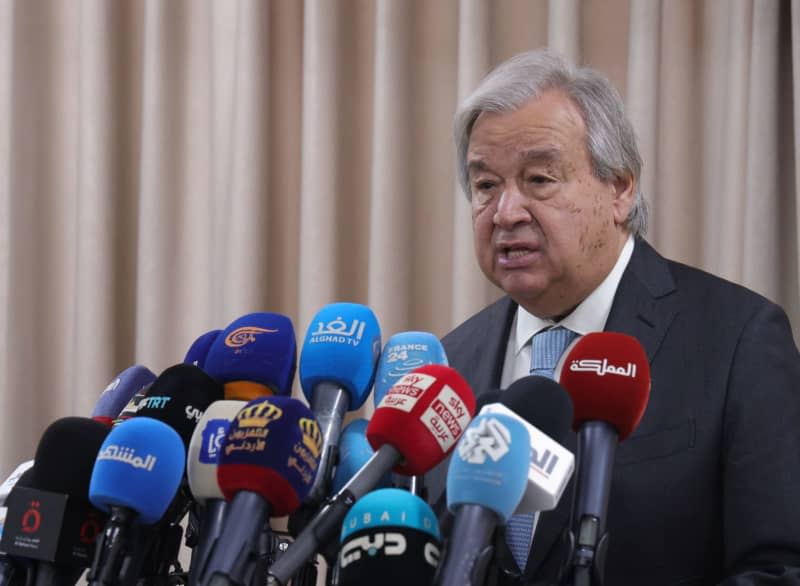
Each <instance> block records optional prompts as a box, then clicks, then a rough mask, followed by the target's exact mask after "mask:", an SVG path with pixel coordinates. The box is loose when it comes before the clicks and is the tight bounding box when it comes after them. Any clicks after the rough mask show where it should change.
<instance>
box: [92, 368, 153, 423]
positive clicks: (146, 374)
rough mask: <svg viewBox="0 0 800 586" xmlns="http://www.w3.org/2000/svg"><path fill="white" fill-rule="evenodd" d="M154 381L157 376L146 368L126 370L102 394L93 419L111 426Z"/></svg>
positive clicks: (93, 413) (93, 412) (95, 407)
mask: <svg viewBox="0 0 800 586" xmlns="http://www.w3.org/2000/svg"><path fill="white" fill-rule="evenodd" d="M154 380H156V375H155V374H153V372H152V371H151V370H150V369H149V368H147V367H146V366H142V365H141V364H135V365H133V366H130V367H128V368H126V369H125V370H123V371H122V372H121V373H119V375H117V377H116V378H115V379H114V380H113V381H111V382H110V383H109V384H108V386H107V387H106V388H105V390H104V391H103V392H102V394H101V395H100V398H99V399H98V400H97V403H96V404H95V406H94V410H93V411H92V418H93V419H96V420H97V421H100V422H101V423H105V424H106V425H108V426H111V424H112V423H113V422H114V420H115V419H116V418H117V417H119V414H120V413H122V410H123V409H124V408H125V406H126V405H127V404H128V402H129V401H130V400H131V399H132V398H133V396H134V395H135V394H136V393H138V392H139V391H141V390H142V389H143V388H144V387H146V386H147V385H149V384H151V383H152V382H153V381H154Z"/></svg>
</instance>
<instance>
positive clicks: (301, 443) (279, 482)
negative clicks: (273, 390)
mask: <svg viewBox="0 0 800 586" xmlns="http://www.w3.org/2000/svg"><path fill="white" fill-rule="evenodd" d="M321 447H322V434H321V433H320V430H319V426H318V425H317V420H316V418H315V417H314V414H313V413H312V412H311V410H310V409H309V408H308V407H307V406H306V405H305V404H303V403H302V402H300V401H298V400H296V399H292V398H291V397H262V398H260V399H254V400H253V401H250V402H249V403H247V404H246V405H245V406H244V407H243V408H242V409H241V410H240V411H239V413H238V414H237V415H236V417H235V418H234V420H233V421H232V422H231V425H230V427H229V428H228V433H227V435H226V436H225V440H224V441H223V443H222V450H221V451H220V453H219V462H218V465H217V481H218V482H219V486H220V489H221V490H222V494H224V495H225V498H226V500H231V499H232V498H233V497H234V495H235V494H236V493H238V492H240V491H249V492H254V493H256V494H259V495H261V497H262V498H264V500H266V501H267V502H268V503H269V504H270V505H271V507H272V510H271V515H272V516H275V517H281V516H283V515H287V514H289V513H291V512H293V511H294V510H296V509H297V508H298V507H299V506H300V503H301V502H302V501H303V499H305V497H306V495H308V491H309V490H310V489H311V485H312V483H313V481H314V477H315V475H316V473H317V470H318V469H319V457H320V449H321Z"/></svg>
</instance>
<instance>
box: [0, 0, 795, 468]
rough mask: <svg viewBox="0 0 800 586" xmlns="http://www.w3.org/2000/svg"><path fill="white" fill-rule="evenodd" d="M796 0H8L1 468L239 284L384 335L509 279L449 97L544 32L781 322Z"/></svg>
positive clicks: (717, 268) (151, 363) (464, 307)
mask: <svg viewBox="0 0 800 586" xmlns="http://www.w3.org/2000/svg"><path fill="white" fill-rule="evenodd" d="M798 31H800V0H731V1H730V2H726V1H721V0H702V1H700V2H695V1H692V0H670V1H669V2H665V1H662V0H582V1H578V0H566V1H565V0H558V1H556V0H534V1H529V0H506V1H504V2H492V1H490V0H440V1H437V2H426V1H424V0H411V1H409V2H396V1H392V0H333V1H331V0H305V1H304V2H297V1H295V0H271V1H269V2H263V1H259V0H231V1H229V2H216V1H214V0H205V1H196V0H170V1H168V2H166V1H164V0H134V1H131V2H124V3H122V2H104V1H102V0H76V1H75V2H70V3H66V2H61V1H60V0H35V1H31V0H0V302H1V303H2V304H3V311H2V313H0V382H2V384H3V385H4V388H5V391H4V392H3V393H1V394H0V409H2V411H1V412H2V413H5V414H6V415H5V416H4V417H3V420H2V423H3V425H4V429H5V430H6V435H5V437H7V438H13V441H8V442H5V443H4V445H3V446H2V447H1V448H0V469H1V470H0V473H2V472H3V471H10V470H11V468H12V467H13V466H14V465H15V464H16V463H18V462H19V461H21V460H23V459H26V458H28V457H30V456H31V455H32V453H33V449H34V448H35V445H36V443H37V442H38V438H39V437H40V435H41V431H42V430H43V429H44V427H45V426H46V425H47V424H48V423H49V422H50V421H52V420H53V419H55V418H57V417H61V416H65V415H68V414H78V415H88V414H89V413H90V412H91V409H92V407H93V405H94V403H95V401H96V400H97V396H98V395H99V393H100V392H101V390H102V389H103V388H104V387H105V385H106V384H107V382H108V381H109V380H110V379H111V378H113V376H114V375H115V374H116V373H117V372H119V371H121V370H123V369H124V368H125V367H127V366H129V365H131V364H133V363H135V362H139V363H143V364H145V365H147V366H148V367H150V368H151V369H153V370H154V371H156V372H160V371H161V370H163V369H164V368H166V367H167V366H169V365H171V364H174V363H176V362H178V361H179V360H181V359H182V357H183V355H184V353H185V351H186V349H187V348H188V346H189V344H190V343H191V342H192V341H193V340H194V338H195V337H197V336H198V335H200V334H201V333H203V332H205V331H206V330H209V329H212V328H221V327H225V325H226V324H227V323H229V322H230V321H231V320H233V319H234V318H236V317H237V316H239V315H241V314H243V313H247V312H251V311H277V312H281V313H285V314H286V315H288V316H289V317H291V319H292V320H293V323H294V325H295V328H296V334H297V337H298V339H299V340H300V341H302V339H303V337H304V335H305V332H306V329H307V328H308V325H309V322H310V320H311V318H312V316H313V315H314V314H315V313H316V312H317V311H318V310H319V309H320V308H322V307H323V306H325V305H327V304H329V303H332V302H335V301H355V302H360V303H366V304H369V305H370V306H371V307H372V308H373V309H374V310H375V312H376V314H377V315H378V317H379V320H380V322H381V326H382V330H383V338H384V341H385V340H386V339H388V337H389V336H390V335H391V334H393V333H395V332H398V331H402V330H411V329H417V330H427V331H431V332H433V333H435V334H437V335H444V334H445V333H446V332H447V331H449V330H450V329H451V328H452V327H453V326H455V325H457V324H458V323H460V322H461V321H462V320H464V319H465V318H467V317H468V316H469V315H471V314H472V313H474V312H475V311H477V310H479V309H480V308H482V307H483V306H485V305H486V304H487V303H489V302H491V301H492V300H494V299H496V298H497V297H498V296H499V295H500V294H501V292H500V291H499V290H498V289H496V288H495V287H494V286H492V285H491V284H489V283H488V282H487V281H486V279H485V278H484V276H483V275H482V274H481V272H480V270H479V268H478V265H477V262H476V260H475V258H474V251H473V242H472V227H471V217H470V216H471V214H470V206H469V203H468V202H467V200H466V198H465V197H464V195H463V194H462V193H461V192H460V189H459V188H458V186H457V184H456V179H455V162H454V149H453V145H452V116H453V113H454V111H455V109H456V107H457V105H458V103H459V102H460V101H461V100H462V99H463V98H464V97H466V96H467V95H468V94H469V93H470V92H471V91H472V90H473V89H474V88H475V86H476V85H477V84H478V83H479V81H480V80H481V78H482V77H483V76H484V75H485V73H486V72H487V71H488V70H489V69H491V67H493V66H494V65H496V64H498V63H500V62H501V61H503V60H504V59H506V58H508V57H510V56H511V55H513V54H515V53H517V52H519V51H523V50H526V49H529V48H533V47H541V46H547V45H549V46H551V47H553V48H555V49H557V50H559V51H561V52H563V53H564V54H566V55H568V56H569V57H572V58H574V59H576V60H578V61H580V62H582V63H586V64H589V65H592V66H593V67H596V68H598V69H600V70H601V71H602V72H604V73H605V74H606V75H608V77H609V78H610V79H611V81H612V83H614V85H615V86H616V87H617V88H618V89H619V91H620V93H621V95H622V96H623V98H624V100H625V102H626V103H627V106H628V112H629V115H630V117H631V119H632V121H633V124H634V127H635V129H636V132H637V135H638V137H639V141H640V149H641V152H642V155H643V158H644V173H643V176H642V179H641V182H642V188H643V191H644V194H645V196H646V198H647V199H648V201H649V202H650V203H651V204H652V208H653V210H652V211H653V215H652V223H651V231H650V233H649V236H648V237H649V239H650V241H651V242H653V243H654V244H655V245H656V246H657V247H658V248H659V250H660V251H661V252H663V253H664V254H665V255H667V256H670V257H673V258H676V259H678V260H682V261H685V262H688V263H690V264H694V265H697V266H700V267H702V268H705V269H708V270H711V271H712V272H716V273H718V274H720V275H722V276H724V277H726V278H729V279H731V280H734V281H737V282H740V283H743V284H745V285H747V286H749V287H751V288H753V289H755V290H756V291H758V292H760V293H762V294H764V295H766V296H768V297H770V298H771V299H774V300H775V301H777V302H779V303H781V304H782V305H783V306H784V307H785V308H786V309H787V311H788V313H789V315H790V318H791V319H792V322H793V324H794V326H795V328H796V331H797V328H798V327H800V299H799V298H798V297H799V296H800V294H799V293H798V289H799V288H800V287H799V282H800V281H799V279H800V277H799V276H798V275H799V274H800V259H798V256H800V255H798V251H800V238H799V237H798V230H797V225H798V213H800V212H798V205H797V193H798V186H799V185H800V172H799V171H798V154H797V153H798V149H797V146H796V145H797V143H798V140H800V139H799V138H798V137H800V123H798V117H800V114H799V113H798V106H797V104H798V98H797V95H798V92H797V90H796V85H797V84H796V81H797V80H798V79H800V65H798V62H799V61H800V49H798V47H800V40H798V38H799V35H800V32H798Z"/></svg>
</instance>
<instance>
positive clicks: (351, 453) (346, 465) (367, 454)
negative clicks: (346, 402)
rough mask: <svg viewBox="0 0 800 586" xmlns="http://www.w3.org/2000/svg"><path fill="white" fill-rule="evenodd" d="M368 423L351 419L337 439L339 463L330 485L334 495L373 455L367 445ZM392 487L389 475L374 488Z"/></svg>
mask: <svg viewBox="0 0 800 586" xmlns="http://www.w3.org/2000/svg"><path fill="white" fill-rule="evenodd" d="M368 425H369V421H367V420H366V419H353V420H352V421H351V422H350V423H348V424H347V425H346V426H345V428H344V429H343V430H342V436H341V437H340V438H339V463H338V464H337V466H336V471H335V472H334V474H333V481H332V483H331V493H333V494H336V493H337V492H339V491H340V490H342V488H344V485H345V484H347V483H348V482H350V479H351V478H353V476H355V475H356V472H358V471H359V470H361V468H363V467H364V465H365V464H366V463H367V462H369V460H370V458H372V456H373V455H374V454H375V450H373V449H372V446H371V445H369V440H367V426H368ZM391 486H392V478H391V474H388V473H387V474H385V475H384V476H383V478H381V480H380V481H379V482H378V484H377V485H376V486H375V488H390V487H391Z"/></svg>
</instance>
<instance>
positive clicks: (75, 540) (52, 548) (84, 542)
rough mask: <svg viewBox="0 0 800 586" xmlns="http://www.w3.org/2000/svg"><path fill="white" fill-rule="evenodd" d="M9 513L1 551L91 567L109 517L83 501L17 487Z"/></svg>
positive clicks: (0, 543)
mask: <svg viewBox="0 0 800 586" xmlns="http://www.w3.org/2000/svg"><path fill="white" fill-rule="evenodd" d="M6 504H7V505H8V511H7V513H6V522H5V526H4V528H3V537H2V539H0V549H2V551H3V552H5V553H6V554H8V555H11V556H18V557H23V558H29V559H35V560H42V561H46V562H55V563H58V564H68V565H72V566H89V565H91V563H92V558H93V556H94V545H95V541H96V539H97V536H98V535H99V534H100V533H101V532H102V531H103V527H104V526H105V524H106V519H107V517H106V516H105V515H103V514H102V513H101V512H100V511H98V510H97V509H95V508H94V507H92V506H91V505H90V504H89V503H88V502H85V501H81V499H76V498H71V497H69V496H68V495H65V494H60V493H55V492H47V491H44V490H37V489H34V488H23V487H15V489H14V490H13V491H12V492H11V494H10V495H9V496H8V500H7V501H6Z"/></svg>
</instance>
